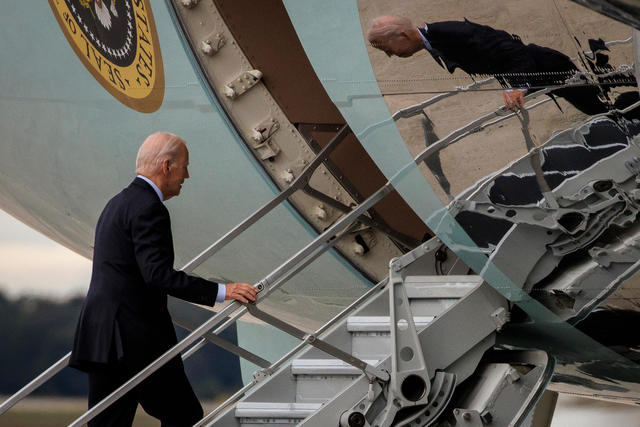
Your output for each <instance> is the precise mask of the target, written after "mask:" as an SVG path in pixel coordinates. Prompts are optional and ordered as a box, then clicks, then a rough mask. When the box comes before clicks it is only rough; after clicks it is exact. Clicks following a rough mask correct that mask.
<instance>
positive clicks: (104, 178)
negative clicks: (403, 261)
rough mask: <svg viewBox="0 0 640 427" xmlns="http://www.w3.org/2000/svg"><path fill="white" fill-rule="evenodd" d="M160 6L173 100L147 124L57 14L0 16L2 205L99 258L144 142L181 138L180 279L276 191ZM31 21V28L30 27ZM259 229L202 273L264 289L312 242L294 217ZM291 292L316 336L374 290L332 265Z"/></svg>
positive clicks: (1, 11)
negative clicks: (95, 68) (102, 222)
mask: <svg viewBox="0 0 640 427" xmlns="http://www.w3.org/2000/svg"><path fill="white" fill-rule="evenodd" d="M151 6H152V8H153V15H154V18H155V23H156V26H157V33H158V38H159V44H160V48H161V50H162V57H163V64H162V65H163V67H164V75H165V88H164V90H165V93H164V101H163V103H162V106H161V107H160V108H159V109H158V110H157V111H155V112H153V113H150V114H149V113H140V112H137V111H135V110H133V109H131V108H129V107H127V106H125V105H123V104H122V103H120V102H119V101H118V100H116V99H115V98H114V97H113V96H111V95H110V94H109V93H108V92H107V91H106V90H105V89H104V88H103V87H102V86H101V85H100V84H98V82H97V81H96V79H95V78H94V77H93V76H92V75H91V74H90V73H89V72H88V71H87V69H86V68H85V66H84V65H83V64H82V63H81V61H80V60H79V59H78V57H77V56H76V54H75V53H74V51H73V50H72V49H71V47H70V46H69V43H68V42H67V40H66V39H65V37H64V36H63V33H62V31H61V29H60V27H59V25H58V22H57V21H56V19H55V18H54V15H53V13H52V9H51V7H50V6H49V5H48V4H47V3H38V4H37V5H35V4H32V3H31V2H19V1H16V2H2V3H1V4H0V16H2V20H3V25H2V29H1V30H0V31H2V35H3V37H4V38H3V40H6V48H5V49H3V50H2V54H1V55H2V64H3V77H2V80H1V81H0V84H1V85H2V98H3V102H2V103H1V104H0V109H1V111H0V112H1V117H2V119H1V120H0V131H1V132H2V135H3V143H2V145H1V146H0V179H1V182H2V185H1V186H0V202H1V203H2V207H3V209H5V210H7V211H9V212H10V213H12V214H13V215H14V216H16V217H17V218H19V219H21V220H23V221H25V222H26V223H28V224H30V225H31V226H34V228H36V229H38V230H39V231H41V232H43V233H45V234H47V235H49V236H50V237H53V238H54V239H56V240H57V241H59V242H61V243H63V244H65V245H66V246H68V247H70V248H71V249H73V250H75V251H76V252H78V253H80V254H82V255H83V256H86V257H90V256H91V245H92V242H93V229H94V226H95V223H96V222H97V219H98V215H99V214H100V211H101V210H102V207H103V206H104V204H105V203H106V202H107V200H108V199H109V198H110V197H112V196H113V195H114V194H116V193H117V192H118V191H120V190H121V189H122V188H123V187H125V186H126V185H128V184H129V182H130V181H131V180H132V179H133V177H134V176H135V174H134V168H135V157H136V152H137V149H138V147H139V145H140V143H141V141H142V140H144V138H145V137H146V136H147V135H149V134H150V133H152V132H154V131H157V130H160V129H162V130H166V131H170V132H172V133H175V134H177V135H180V136H182V137H183V138H184V139H185V140H186V141H187V144H188V146H189V147H190V151H191V159H190V173H191V179H190V180H188V181H186V183H185V185H184V187H183V192H182V194H181V196H180V197H179V198H177V199H174V200H170V201H168V202H167V207H168V208H169V210H170V212H171V215H172V226H173V231H174V242H175V246H176V266H177V267H179V266H180V265H183V264H184V263H186V262H187V261H189V260H190V259H191V258H193V257H194V256H196V255H197V254H198V253H199V252H200V251H201V250H203V249H205V248H206V247H207V246H209V245H210V244H211V243H213V242H214V241H215V240H216V239H217V238H219V237H220V236H222V235H223V234H224V233H225V232H226V231H227V230H229V229H230V228H231V227H233V226H235V225H236V224H237V223H238V222H239V221H240V220H241V219H243V218H245V217H246V216H248V215H249V214H250V213H252V212H253V211H254V210H255V209H257V208H258V207H260V206H261V205H262V204H263V203H266V202H267V201H268V200H270V199H271V198H272V197H273V196H274V194H275V193H274V191H275V190H274V187H273V185H272V184H271V183H270V182H269V180H267V179H266V177H265V175H264V173H263V171H262V170H261V169H260V168H259V167H257V166H256V165H255V164H254V162H253V160H252V158H251V157H250V156H248V155H247V153H246V151H245V149H244V148H243V146H242V144H240V143H239V141H238V136H237V135H236V134H235V133H234V130H233V127H232V126H230V124H229V123H228V122H227V121H226V120H225V118H224V115H222V114H221V113H220V110H219V109H218V107H217V106H215V105H212V104H211V102H210V100H209V98H208V97H207V96H206V94H205V92H204V91H203V90H202V88H201V86H200V82H199V81H198V79H197V77H196V75H195V73H194V71H193V69H192V66H191V64H190V61H189V59H188V58H187V56H186V54H185V52H184V49H183V47H182V45H181V41H180V39H179V38H178V36H177V34H176V30H175V27H174V25H173V22H172V20H171V18H170V16H169V13H168V10H167V7H166V5H165V4H164V2H162V1H154V2H151ZM25 16H29V17H30V18H29V21H28V22H30V24H26V25H25V21H24V19H22V17H25ZM19 18H20V19H19ZM36 28H37V30H36ZM41 34H49V36H48V37H46V38H42V37H41ZM43 64H45V65H43ZM254 227H255V228H254V229H252V230H250V231H249V233H248V234H247V235H246V236H244V238H243V240H242V244H241V245H234V246H232V247H229V248H227V249H225V250H224V251H222V252H221V253H220V254H219V256H217V257H215V258H214V259H212V260H210V261H209V262H207V263H206V264H205V265H203V266H201V267H200V268H199V269H198V270H197V273H198V274H200V275H202V276H204V277H215V278H218V279H224V280H226V281H247V282H255V281H257V280H259V279H261V278H262V277H263V276H264V275H266V274H267V273H269V272H270V271H271V270H272V269H274V268H275V267H277V266H278V265H279V264H280V263H282V262H283V261H284V260H286V258H288V257H289V256H291V255H292V254H294V253H295V252H296V251H297V250H299V249H300V248H301V244H302V243H303V242H306V241H310V240H311V239H312V238H313V233H312V231H311V230H310V229H309V228H308V227H307V226H306V225H304V223H303V221H302V220H301V219H300V217H299V216H298V215H297V214H296V213H295V212H294V211H292V210H291V209H290V208H288V207H286V206H283V207H279V208H277V209H276V210H275V211H274V212H272V213H271V214H270V215H268V216H267V217H265V218H264V219H263V220H262V221H261V222H259V223H258V224H256V225H255V226H254ZM265 233H266V234H265ZM319 272H322V273H323V274H322V275H320V274H319ZM345 278H347V280H344V279H345ZM327 283H341V285H340V286H339V287H338V286H337V285H336V286H326V284H327ZM289 286H291V287H292V288H295V289H296V292H295V293H294V294H290V295H286V298H285V296H284V294H282V295H281V296H278V295H274V296H275V297H276V298H274V301H276V300H278V299H286V300H287V301H288V302H289V304H290V305H291V306H292V307H293V308H288V309H287V311H288V313H289V315H290V316H292V317H296V316H297V317H299V319H298V320H299V321H300V322H301V324H303V325H305V326H309V327H311V326H314V325H317V324H318V322H321V321H322V320H324V319H326V318H328V317H329V316H330V315H331V313H335V312H337V310H338V309H339V307H340V305H342V304H344V302H345V301H350V300H351V299H353V298H355V297H356V296H357V295H359V294H360V293H361V292H362V291H363V290H364V289H366V288H367V286H368V282H367V281H366V280H365V279H364V278H363V277H362V276H361V275H360V274H359V273H357V272H356V271H355V270H354V269H353V268H352V267H350V266H348V265H346V264H344V263H343V261H341V260H339V259H338V258H336V257H335V255H331V254H328V255H325V256H324V257H322V259H320V260H318V261H317V262H316V263H314V264H313V265H312V266H310V267H309V268H308V270H307V271H305V272H303V273H302V274H301V275H300V276H299V277H297V278H296V279H295V280H292V281H291V282H290V284H289ZM320 289H326V291H323V292H320V291H319V290H320ZM318 292H320V294H322V295H323V299H322V300H319V301H318V302H317V304H316V305H315V306H314V307H316V308H317V309H316V310H307V309H306V308H303V307H304V305H302V304H300V305H299V306H297V307H299V308H300V313H299V314H298V315H296V314H295V312H296V308H295V307H296V302H297V301H298V298H302V299H304V300H306V299H307V298H310V297H313V296H314V295H316V294H318ZM324 292H326V294H325V293H324ZM336 304H337V305H336Z"/></svg>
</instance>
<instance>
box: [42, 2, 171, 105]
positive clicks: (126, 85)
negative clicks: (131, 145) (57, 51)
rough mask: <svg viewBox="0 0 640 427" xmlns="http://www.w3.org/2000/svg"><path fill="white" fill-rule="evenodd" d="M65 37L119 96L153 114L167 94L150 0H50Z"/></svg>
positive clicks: (126, 103)
mask: <svg viewBox="0 0 640 427" xmlns="http://www.w3.org/2000/svg"><path fill="white" fill-rule="evenodd" d="M49 5H50V6H51V9H52V10H53V13H54V15H55V17H56V19H57V20H58V24H60V28H61V29H62V32H63V33H64V35H65V37H66V38H67V41H68V42H69V44H70V45H71V47H72V48H73V50H74V51H75V53H76V55H78V58H80V60H81V61H82V63H83V64H84V66H85V67H86V68H87V70H89V72H90V73H91V74H93V77H95V79H96V80H97V81H98V82H99V83H100V84H101V85H102V86H103V87H104V88H105V89H106V90H107V91H108V92H109V93H110V94H111V95H113V96H114V97H115V98H116V99H117V100H118V101H120V102H122V103H123V104H124V105H126V106H128V107H131V108H133V109H134V110H137V111H140V112H143V113H152V112H154V111H156V110H157V109H158V108H160V105H161V104H162V99H163V97H164V70H163V68H162V56H161V54H160V43H159V41H158V34H157V33H156V27H155V23H154V20H153V14H152V12H151V5H150V4H149V0H49Z"/></svg>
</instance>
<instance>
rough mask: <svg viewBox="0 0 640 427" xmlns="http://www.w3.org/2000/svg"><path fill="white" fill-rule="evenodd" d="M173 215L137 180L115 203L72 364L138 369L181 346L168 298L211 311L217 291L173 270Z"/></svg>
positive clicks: (100, 242) (97, 249) (98, 247)
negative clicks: (125, 366) (204, 307)
mask: <svg viewBox="0 0 640 427" xmlns="http://www.w3.org/2000/svg"><path fill="white" fill-rule="evenodd" d="M173 262H174V253H173V238H172V235H171V222H170V218H169V211H168V210H167V208H166V207H165V206H164V204H163V203H162V202H161V201H160V199H159V198H158V196H157V194H156V193H155V192H154V190H153V188H151V186H150V185H149V184H148V183H146V182H145V181H144V180H142V179H140V178H136V179H135V180H134V181H133V182H132V183H131V184H130V185H129V186H128V187H127V188H125V189H124V190H122V192H120V193H119V194H118V195H116V196H115V197H114V198H112V199H111V200H110V201H109V202H108V203H107V205H106V207H105V208H104V210H103V211H102V214H101V215H100V219H99V220H98V225H97V226H96V236H95V245H94V252H93V270H92V275H91V284H90V287H89V292H88V294H87V297H86V299H85V301H84V304H83V306H82V311H81V313H80V319H79V321H78V326H77V329H76V335H75V339H74V345H73V351H72V354H71V361H70V366H72V367H75V368H78V369H81V370H84V371H91V370H92V369H94V368H96V367H100V366H101V365H105V364H106V365H108V364H116V363H126V364H127V365H128V366H130V367H132V368H136V369H139V368H141V367H143V366H144V365H146V364H148V363H149V362H151V361H152V360H153V359H155V358H156V357H158V356H159V355H161V354H162V353H163V352H165V351H166V350H168V349H169V348H170V347H172V346H173V345H175V344H176V342H177V339H176V335H175V330H174V328H173V324H172V322H171V317H170V315H169V311H168V310H167V295H172V296H175V297H177V298H181V299H184V300H187V301H191V302H194V303H198V304H205V305H209V306H213V304H214V303H215V299H216V296H217V292H218V285H217V284H216V283H213V282H209V281H207V280H204V279H201V278H197V277H193V276H189V275H187V274H185V273H183V272H181V271H176V270H174V268H173Z"/></svg>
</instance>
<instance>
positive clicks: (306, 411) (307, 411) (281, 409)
mask: <svg viewBox="0 0 640 427" xmlns="http://www.w3.org/2000/svg"><path fill="white" fill-rule="evenodd" d="M321 406H322V404H321V403H289V402H238V403H237V404H236V411H235V415H236V417H238V418H306V417H308V416H309V415H311V414H313V413H314V412H315V411H317V410H318V409H320V407H321Z"/></svg>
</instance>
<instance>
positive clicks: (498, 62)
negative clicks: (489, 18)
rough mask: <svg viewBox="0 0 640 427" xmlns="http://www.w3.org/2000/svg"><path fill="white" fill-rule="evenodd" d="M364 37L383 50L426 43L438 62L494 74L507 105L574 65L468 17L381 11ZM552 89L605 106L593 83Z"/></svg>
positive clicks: (402, 51) (576, 101) (559, 80)
mask: <svg viewBox="0 0 640 427" xmlns="http://www.w3.org/2000/svg"><path fill="white" fill-rule="evenodd" d="M367 38H368V39H369V42H370V43H371V45H372V46H373V47H375V48H377V49H380V50H382V51H384V52H385V53H386V54H387V55H389V56H392V55H396V56H399V57H403V58H406V57H409V56H411V55H413V54H414V53H416V52H418V51H421V50H423V49H426V50H427V51H428V52H429V53H430V54H431V56H432V57H433V58H434V59H435V60H436V62H437V63H438V64H439V65H440V66H441V67H443V68H444V69H446V70H447V71H448V72H450V73H453V72H454V71H455V69H456V68H460V69H461V70H463V71H465V72H466V73H468V74H471V75H495V76H496V79H497V80H498V81H499V82H500V83H501V84H502V85H503V86H510V87H511V88H514V89H513V90H508V91H506V92H505V93H504V101H505V105H506V106H507V107H509V108H511V109H515V108H516V107H521V106H522V105H523V103H524V100H523V98H524V94H525V93H526V92H527V88H528V87H545V86H551V85H562V84H565V81H566V80H567V79H568V78H570V77H572V76H573V75H574V74H575V73H576V72H578V68H577V67H576V66H575V65H574V63H573V62H572V61H571V59H570V58H569V57H568V56H567V55H565V54H563V53H562V52H558V51H557V50H554V49H550V48H548V47H543V46H538V45H536V44H533V43H531V44H528V45H525V44H524V43H523V42H522V40H520V38H519V37H518V36H516V35H512V34H509V33H507V32H505V31H502V30H496V29H494V28H491V27H489V26H486V25H480V24H476V23H473V22H470V21H468V20H466V19H465V20H464V21H461V22H460V21H445V22H433V23H429V24H424V27H422V28H420V27H416V26H414V25H413V24H412V23H411V21H410V20H409V19H407V18H403V17H398V16H381V17H378V18H376V19H374V20H373V21H372V23H371V27H370V29H369V32H368V35H367ZM552 93H553V95H556V96H559V97H562V98H564V99H566V100H567V101H568V102H569V103H570V104H572V105H573V106H574V107H576V108H577V109H578V110H580V111H582V112H583V113H585V114H588V115H593V114H599V113H605V112H607V111H608V109H607V105H606V104H605V103H604V102H603V101H602V100H601V99H600V95H601V90H600V88H599V87H597V86H576V87H569V88H562V89H556V90H554V91H552Z"/></svg>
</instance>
